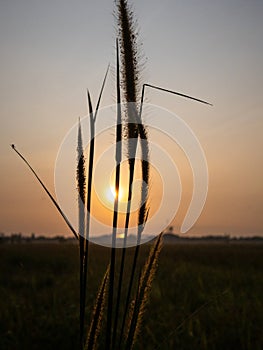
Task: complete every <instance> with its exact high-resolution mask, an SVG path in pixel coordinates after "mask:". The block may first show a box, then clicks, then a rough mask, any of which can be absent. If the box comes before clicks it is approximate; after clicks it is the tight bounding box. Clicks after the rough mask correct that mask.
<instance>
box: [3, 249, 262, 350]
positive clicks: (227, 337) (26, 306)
mask: <svg viewBox="0 0 263 350" xmlns="http://www.w3.org/2000/svg"><path fill="white" fill-rule="evenodd" d="M147 251H148V247H147V246H146V247H143V249H142V251H141V263H142V262H143V261H144V258H145V256H146V253H147ZM131 253H132V250H129V254H130V255H131ZM262 253H263V245H262V244H259V245H257V244H210V245H206V244H195V245H191V244H185V245H183V244H179V245H176V246H175V245H165V246H164V248H163V251H162V253H161V257H160V260H159V267H158V271H157V275H156V278H155V281H154V285H153V290H152V293H151V297H150V300H149V303H148V307H147V309H146V312H145V315H144V322H143V327H142V329H141V333H140V336H139V338H138V343H137V347H136V349H144V350H146V349H157V348H160V349H180V350H181V349H191V350H192V349H209V350H213V349H220V350H222V349H238V350H241V349H251V350H257V349H258V350H261V349H263V331H262V330H263V277H262V268H263V254H262ZM108 261H109V250H107V249H105V248H100V247H97V246H92V248H91V255H90V274H89V281H88V283H89V287H88V306H87V312H88V315H89V314H90V313H89V310H90V306H91V305H92V304H93V301H94V299H95V296H96V292H97V289H98V286H99V284H100V280H101V278H102V276H103V273H104V271H105V268H106V265H107V262H108ZM126 275H127V273H126ZM78 287H79V284H78V247H77V245H69V244H50V245H44V244H21V245H19V244H13V245H11V244H5V245H1V246H0V349H1V350H7V349H10V350H19V349H32V350H33V349H37V350H42V349H45V350H49V349H63V350H67V349H78V301H79V296H78ZM196 310H197V312H195V311H196ZM193 313H194V314H193ZM191 314H192V316H191V317H189V315H191ZM180 325H181V326H180ZM102 333H103V331H102ZM102 338H103V334H102ZM102 340H103V339H102Z"/></svg>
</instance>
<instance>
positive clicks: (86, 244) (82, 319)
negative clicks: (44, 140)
mask: <svg viewBox="0 0 263 350" xmlns="http://www.w3.org/2000/svg"><path fill="white" fill-rule="evenodd" d="M108 71H109V65H108V67H107V70H106V73H105V76H104V80H103V83H102V87H101V90H100V94H99V98H98V102H97V105H96V110H95V113H94V111H93V107H92V102H91V97H90V93H89V91H87V98H88V108H89V121H90V123H89V124H90V147H89V163H88V175H87V179H88V181H87V182H88V184H87V191H86V208H87V215H86V225H85V228H86V230H85V232H83V255H82V261H81V262H80V264H81V268H80V271H81V272H82V273H81V275H80V280H81V282H80V284H81V288H82V291H81V292H80V296H81V300H80V305H81V306H80V307H81V311H80V315H81V316H80V339H81V349H82V348H83V346H84V341H85V340H84V326H85V306H86V290H87V271H88V252H89V236H90V211H91V201H92V182H93V168H94V152H95V122H96V118H97V113H98V111H99V106H100V102H101V97H102V93H103V90H104V87H105V82H106V79H107V75H108Z"/></svg>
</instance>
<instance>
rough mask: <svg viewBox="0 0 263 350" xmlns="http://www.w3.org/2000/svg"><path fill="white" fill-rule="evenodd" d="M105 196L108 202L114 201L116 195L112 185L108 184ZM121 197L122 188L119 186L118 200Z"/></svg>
mask: <svg viewBox="0 0 263 350" xmlns="http://www.w3.org/2000/svg"><path fill="white" fill-rule="evenodd" d="M106 197H107V199H108V201H109V202H111V203H114V200H115V199H116V197H117V192H116V190H115V188H114V187H113V186H110V187H109V188H107V190H106ZM122 198H123V190H122V188H119V201H121V200H122Z"/></svg>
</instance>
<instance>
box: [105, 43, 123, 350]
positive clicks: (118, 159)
mask: <svg viewBox="0 0 263 350" xmlns="http://www.w3.org/2000/svg"><path fill="white" fill-rule="evenodd" d="M116 56H117V58H116V59H117V67H116V70H117V81H116V90H117V124H116V151H115V161H116V170H115V194H116V195H115V198H114V211H113V222H112V247H111V260H110V277H109V296H108V313H107V329H106V350H110V349H111V345H112V334H111V332H112V310H113V294H114V276H115V256H116V232H117V227H118V205H119V186H120V166H121V158H122V120H121V92H120V65H119V44H118V40H116Z"/></svg>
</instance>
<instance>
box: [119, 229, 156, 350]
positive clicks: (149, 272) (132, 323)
mask: <svg viewBox="0 0 263 350" xmlns="http://www.w3.org/2000/svg"><path fill="white" fill-rule="evenodd" d="M161 248H162V233H161V234H160V235H159V236H158V238H157V239H156V242H155V244H154V245H153V247H152V249H151V251H150V253H149V256H148V259H147V261H146V263H145V266H144V269H143V272H142V276H141V278H140V284H139V288H138V291H137V295H136V300H135V304H134V308H133V312H132V317H131V319H130V320H129V326H128V336H127V341H126V346H125V349H126V350H130V349H132V348H133V346H134V343H135V340H136V336H137V334H138V332H139V328H140V325H141V322H142V318H143V314H144V310H145V306H146V304H147V301H148V300H149V294H150V291H151V286H152V282H153V278H154V275H155V272H156V268H157V263H158V258H159V255H160V252H161Z"/></svg>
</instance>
